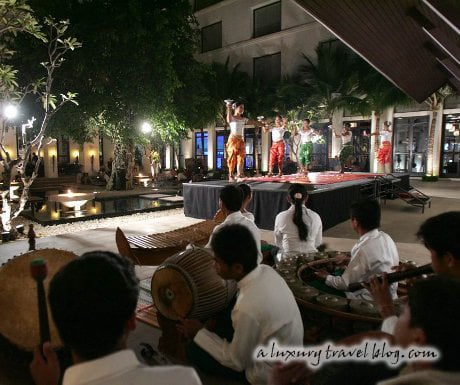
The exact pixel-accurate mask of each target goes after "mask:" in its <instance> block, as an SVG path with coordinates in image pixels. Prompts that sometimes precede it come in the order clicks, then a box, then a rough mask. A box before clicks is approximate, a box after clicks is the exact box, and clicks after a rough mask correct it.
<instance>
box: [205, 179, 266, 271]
mask: <svg viewBox="0 0 460 385" xmlns="http://www.w3.org/2000/svg"><path fill="white" fill-rule="evenodd" d="M242 206H243V191H242V190H241V188H240V187H239V186H238V185H234V184H228V185H226V186H225V187H224V188H223V189H222V190H221V191H220V195H219V209H220V211H221V212H222V214H223V216H224V218H225V220H224V221H223V222H222V223H221V224H219V225H217V226H216V227H215V228H214V230H213V232H212V234H211V236H210V237H209V242H208V243H207V245H206V246H205V247H208V248H210V247H211V242H212V238H213V236H214V234H215V233H216V232H217V231H219V230H220V229H221V228H222V227H224V226H227V225H231V224H236V223H237V224H240V225H242V226H244V227H246V228H247V229H248V230H249V231H250V232H251V234H252V236H253V237H254V239H255V241H256V244H257V254H258V259H257V262H258V263H260V262H262V251H261V238H260V231H259V229H258V227H257V226H256V224H255V223H254V221H252V220H250V219H248V218H247V217H246V216H245V215H243V213H242V212H241V208H242Z"/></svg>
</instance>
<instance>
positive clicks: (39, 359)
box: [30, 342, 61, 385]
mask: <svg viewBox="0 0 460 385" xmlns="http://www.w3.org/2000/svg"><path fill="white" fill-rule="evenodd" d="M43 356H44V357H43ZM30 372H31V374H32V377H33V379H34V382H35V385H57V384H58V383H59V378H60V376H61V368H60V366H59V360H58V358H57V355H56V353H55V351H54V350H53V348H52V347H51V344H50V343H49V342H45V343H44V344H43V354H42V352H41V346H37V347H36V349H35V350H34V358H33V360H32V362H31V363H30Z"/></svg>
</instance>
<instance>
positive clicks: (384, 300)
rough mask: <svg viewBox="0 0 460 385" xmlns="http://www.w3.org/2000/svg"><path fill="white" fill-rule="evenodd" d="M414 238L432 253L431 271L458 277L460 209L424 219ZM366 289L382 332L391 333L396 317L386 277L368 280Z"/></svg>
mask: <svg viewBox="0 0 460 385" xmlns="http://www.w3.org/2000/svg"><path fill="white" fill-rule="evenodd" d="M417 237H418V238H419V239H420V240H421V241H422V242H423V243H424V245H425V246H426V248H427V249H428V250H429V251H430V253H431V265H432V268H433V271H434V273H435V274H439V275H442V276H448V277H452V278H455V279H458V280H460V211H450V212H446V213H443V214H440V215H437V216H435V217H432V218H429V219H427V220H426V221H425V222H424V223H423V224H422V225H421V226H420V229H419V230H418V232H417ZM369 289H370V291H371V293H372V296H373V298H374V300H375V302H376V304H377V306H378V308H379V311H380V314H381V316H382V318H384V321H383V324H382V331H384V332H386V333H389V334H393V332H394V327H395V325H396V322H397V320H398V317H397V316H396V310H395V308H394V306H393V301H392V299H391V296H390V294H389V290H388V283H387V280H386V277H384V279H383V281H380V280H377V279H375V278H374V279H371V282H370V284H369Z"/></svg>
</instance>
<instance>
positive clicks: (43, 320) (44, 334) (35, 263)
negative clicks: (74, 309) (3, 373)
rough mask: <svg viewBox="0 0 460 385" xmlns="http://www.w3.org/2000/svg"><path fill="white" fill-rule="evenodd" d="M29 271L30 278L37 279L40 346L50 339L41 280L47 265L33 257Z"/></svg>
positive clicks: (46, 270)
mask: <svg viewBox="0 0 460 385" xmlns="http://www.w3.org/2000/svg"><path fill="white" fill-rule="evenodd" d="M30 273H31V275H32V278H33V279H35V281H37V295H38V320H39V323H40V346H43V344H44V343H45V342H46V341H50V327H49V323H48V308H47V306H46V296H45V287H44V286H43V281H44V280H45V278H46V276H47V275H48V265H47V263H46V261H45V260H44V259H42V258H38V259H34V260H32V261H31V262H30Z"/></svg>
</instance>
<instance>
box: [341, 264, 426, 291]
mask: <svg viewBox="0 0 460 385" xmlns="http://www.w3.org/2000/svg"><path fill="white" fill-rule="evenodd" d="M432 272H433V268H432V267H431V263H428V264H426V265H423V266H420V267H417V268H416V269H410V270H405V271H397V272H395V273H390V274H388V275H387V279H388V283H393V282H397V281H402V280H403V279H406V278H414V277H418V276H419V275H423V274H431V273H432ZM379 278H380V279H381V277H379ZM363 288H364V285H363V282H354V283H350V284H349V285H348V291H356V290H359V289H363Z"/></svg>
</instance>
